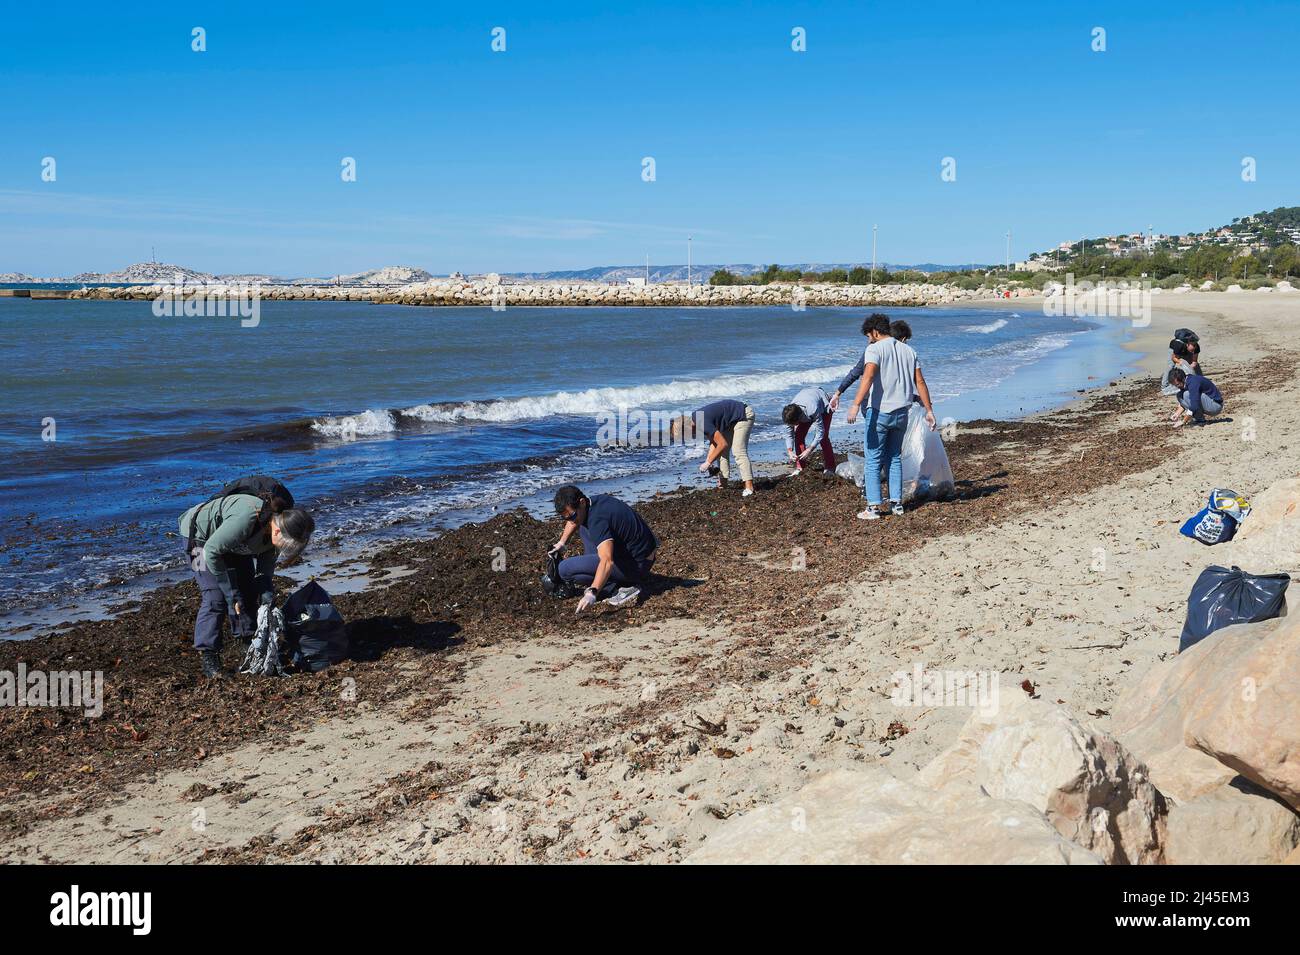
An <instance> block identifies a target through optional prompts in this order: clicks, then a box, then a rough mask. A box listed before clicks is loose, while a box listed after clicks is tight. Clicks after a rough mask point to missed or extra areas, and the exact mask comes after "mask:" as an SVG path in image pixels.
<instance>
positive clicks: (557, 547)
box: [546, 541, 564, 554]
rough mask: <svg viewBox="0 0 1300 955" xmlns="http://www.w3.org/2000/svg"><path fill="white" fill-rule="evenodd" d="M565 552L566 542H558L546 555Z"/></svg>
mask: <svg viewBox="0 0 1300 955" xmlns="http://www.w3.org/2000/svg"><path fill="white" fill-rule="evenodd" d="M563 552H564V541H556V542H555V543H554V544H552V545H551V549H550V550H548V551H547V552H546V553H548V554H561V553H563Z"/></svg>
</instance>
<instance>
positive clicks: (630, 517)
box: [551, 484, 659, 613]
mask: <svg viewBox="0 0 1300 955" xmlns="http://www.w3.org/2000/svg"><path fill="white" fill-rule="evenodd" d="M555 513H556V514H558V515H559V516H560V517H562V518H564V531H563V533H561V534H560V539H559V541H558V542H556V544H555V546H554V547H552V548H551V553H553V554H558V553H560V552H561V551H563V550H564V547H565V545H566V544H568V542H569V538H570V537H572V536H573V532H574V531H575V530H576V531H577V532H578V534H579V535H580V536H581V538H582V551H583V552H582V554H581V556H578V557H566V558H565V559H564V560H562V561H560V577H561V578H563V579H564V580H566V581H568V582H569V583H575V584H585V585H587V589H586V592H585V593H583V595H582V599H581V600H579V601H578V609H577V610H576V611H575V613H582V611H584V610H586V609H587V608H588V607H590V606H591V605H592V604H594V603H595V602H596V600H597V598H599V596H600V594H601V592H602V591H603V590H605V588H606V585H610V584H623V585H624V586H622V587H619V588H617V590H615V592H614V593H613V595H612V596H610V597H608V598H607V599H606V601H605V602H606V603H608V604H610V605H612V606H615V607H622V606H623V605H624V604H629V603H632V602H634V601H635V600H636V599H637V598H639V597H640V596H641V588H640V587H639V586H637V584H640V583H643V582H644V581H645V579H646V577H648V576H649V574H650V568H651V567H653V566H654V562H655V555H656V553H657V552H658V550H659V539H658V538H656V537H655V535H654V531H652V530H650V525H648V524H647V523H646V522H645V521H644V520H643V519H642V517H641V515H640V514H638V513H637V512H636V511H634V510H632V508H630V507H628V506H627V505H626V504H624V503H623V502H622V501H620V500H619V499H618V498H616V497H613V496H611V495H609V494H597V495H596V496H595V497H592V498H588V497H587V495H585V494H583V493H582V491H581V490H579V489H578V488H577V487H575V486H574V485H572V484H566V485H564V487H562V488H560V489H559V490H558V491H556V492H555Z"/></svg>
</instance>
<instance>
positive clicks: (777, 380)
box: [401, 363, 848, 423]
mask: <svg viewBox="0 0 1300 955" xmlns="http://www.w3.org/2000/svg"><path fill="white" fill-rule="evenodd" d="M847 369H848V365H847V363H846V364H844V365H830V366H825V367H822V368H805V369H802V370H800V371H781V372H766V373H758V374H751V375H723V376H721V377H718V378H710V379H707V380H686V381H670V382H667V383H665V384H658V385H633V386H632V387H628V388H588V389H586V390H585V391H559V392H556V393H555V394H551V395H539V396H529V397H526V398H505V399H502V400H500V401H468V402H464V403H461V404H438V405H427V404H426V405H416V406H415V407H413V408H406V409H405V410H403V411H402V412H401V414H403V415H405V416H407V417H410V418H417V419H419V420H421V421H436V422H446V423H451V422H457V421H486V422H498V423H500V422H510V421H525V420H528V419H535V418H546V417H549V416H551V415H595V414H600V413H603V412H607V411H612V410H614V409H617V408H621V407H622V408H652V407H663V408H671V409H676V408H683V410H690V409H689V408H684V406H685V405H687V404H689V403H691V402H694V401H697V400H700V399H704V398H719V397H730V396H735V397H737V398H746V397H748V396H750V395H759V394H765V393H768V392H773V391H782V390H784V389H788V388H793V387H795V386H797V385H807V384H816V383H818V382H827V381H831V380H832V379H835V378H839V377H840V376H841V375H843V374H844V372H845V371H846V370H847Z"/></svg>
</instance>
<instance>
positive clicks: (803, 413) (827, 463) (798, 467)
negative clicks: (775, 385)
mask: <svg viewBox="0 0 1300 955" xmlns="http://www.w3.org/2000/svg"><path fill="white" fill-rule="evenodd" d="M829 401H830V399H829V398H827V397H826V392H824V391H822V389H820V388H816V387H813V388H804V389H803V390H801V391H800V392H799V393H798V394H797V395H795V396H794V398H793V399H792V400H791V401H790V403H789V404H788V405H786V406H785V408H783V409H782V410H781V420H782V421H784V422H785V426H786V434H785V454H786V457H788V458H789V459H790V460H791V461H793V462H794V473H795V474H803V464H804V461H805V460H807V459H808V457H809V456H810V455H811V454H812V453H813V450H814V449H815V448H817V447H820V448H821V450H822V467H824V468H825V469H826V473H827V474H834V473H835V448H834V447H832V445H831V416H832V415H833V414H834V412H833V411H831V410H830V407H829ZM814 423H815V424H816V425H817V434H816V437H815V438H814V439H813V440H812V441H808V442H806V443H805V440H804V439H805V438H807V437H808V432H809V430H810V429H811V428H812V426H813V424H814Z"/></svg>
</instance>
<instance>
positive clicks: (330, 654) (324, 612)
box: [281, 580, 348, 673]
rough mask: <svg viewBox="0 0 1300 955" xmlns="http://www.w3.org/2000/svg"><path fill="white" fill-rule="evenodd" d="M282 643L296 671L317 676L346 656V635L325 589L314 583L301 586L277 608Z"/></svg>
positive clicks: (340, 616) (311, 581)
mask: <svg viewBox="0 0 1300 955" xmlns="http://www.w3.org/2000/svg"><path fill="white" fill-rule="evenodd" d="M281 610H282V612H283V614H284V631H285V632H284V642H285V644H286V645H287V646H288V648H289V654H290V657H291V659H292V660H293V663H294V665H295V666H297V667H301V668H302V669H304V670H308V671H310V672H312V673H318V672H320V671H321V670H324V669H326V668H327V667H329V666H332V665H333V664H335V663H338V662H339V661H340V660H343V659H344V658H345V657H347V655H348V631H347V627H346V626H345V625H344V623H343V615H342V614H340V613H339V609H338V607H336V606H334V601H332V600H330V595H329V594H327V593H326V592H325V588H324V587H322V586H321V585H320V584H318V583H316V581H314V580H309V581H308V582H307V583H305V584H303V585H302V586H301V587H299V588H298V589H297V590H295V591H294V592H293V594H292V595H291V596H290V597H289V599H288V600H286V601H285V602H284V607H283V608H281Z"/></svg>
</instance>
